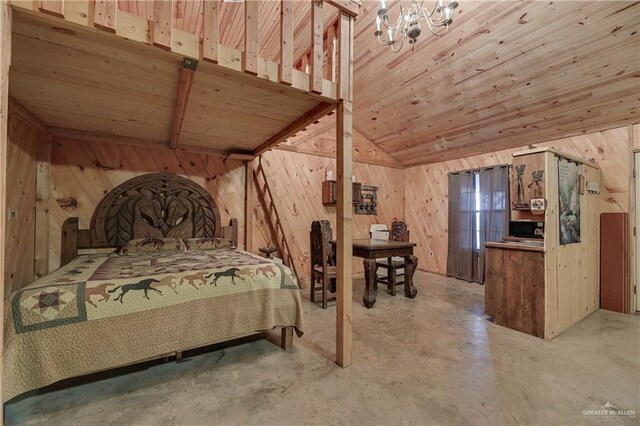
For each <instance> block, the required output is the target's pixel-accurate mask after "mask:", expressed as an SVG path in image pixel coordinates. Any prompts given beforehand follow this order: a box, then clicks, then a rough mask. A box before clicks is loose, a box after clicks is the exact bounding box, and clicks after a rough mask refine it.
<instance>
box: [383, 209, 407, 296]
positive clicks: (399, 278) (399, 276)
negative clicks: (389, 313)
mask: <svg viewBox="0 0 640 426" xmlns="http://www.w3.org/2000/svg"><path fill="white" fill-rule="evenodd" d="M389 240H391V241H409V229H407V224H406V223H404V222H403V221H401V220H397V221H395V222H393V223H392V224H391V233H390V235H389ZM378 268H382V269H386V272H387V273H386V276H384V274H382V276H379V275H378ZM378 283H382V284H386V285H387V286H388V288H389V289H388V292H389V294H391V295H393V296H395V295H396V285H398V284H402V283H404V258H403V257H393V258H392V257H388V258H386V259H378V260H377V261H376V283H375V288H377V285H378Z"/></svg>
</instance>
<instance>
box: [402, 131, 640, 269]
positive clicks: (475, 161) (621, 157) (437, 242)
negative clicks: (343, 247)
mask: <svg viewBox="0 0 640 426" xmlns="http://www.w3.org/2000/svg"><path fill="white" fill-rule="evenodd" d="M634 127H635V129H634V130H635V131H636V132H638V131H640V130H638V129H639V128H640V126H638V125H636V126H634ZM630 130H631V129H630V127H629V126H625V127H619V128H616V129H612V130H606V131H602V132H595V133H590V134H585V135H581V136H576V137H571V138H565V139H558V140H554V141H550V142H545V143H540V144H536V146H538V147H543V146H550V147H555V148H557V149H559V150H561V151H563V152H565V153H567V154H570V155H574V156H577V157H581V158H587V159H591V158H593V159H594V160H595V161H596V162H597V163H598V166H599V167H600V170H601V194H600V210H601V211H602V212H620V211H623V212H627V211H629V206H630V204H631V200H632V198H631V192H630V189H631V190H632V189H633V187H632V186H631V185H630V182H631V180H630V177H631V161H630V156H631V153H632V150H633V140H632V139H633V138H632V137H631V134H632V132H631V131H630ZM523 149H526V146H525V147H519V148H514V149H509V150H502V151H497V152H493V153H490V154H483V155H476V156H470V157H465V158H460V159H456V160H451V161H444V162H440V163H434V164H428V165H425V166H418V167H413V168H410V169H405V187H406V194H405V200H406V201H405V214H406V220H407V223H408V224H409V226H411V227H412V228H411V229H412V230H411V239H412V240H414V241H415V242H417V243H418V247H417V254H416V255H417V256H418V258H419V259H420V265H419V269H421V270H426V271H431V272H436V273H439V274H445V273H446V266H447V242H448V234H447V227H448V216H447V208H448V198H447V195H448V175H447V174H448V173H449V172H453V171H457V170H465V169H472V168H480V167H486V166H491V165H496V164H508V163H509V164H510V163H511V162H512V157H511V154H512V153H513V152H517V151H522V150H523Z"/></svg>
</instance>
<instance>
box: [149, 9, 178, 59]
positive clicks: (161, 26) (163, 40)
mask: <svg viewBox="0 0 640 426" xmlns="http://www.w3.org/2000/svg"><path fill="white" fill-rule="evenodd" d="M172 13H173V8H172V2H171V0H155V1H154V2H153V25H151V41H152V42H153V44H154V45H155V46H159V47H162V48H164V49H167V50H171V27H172V16H173V15H172Z"/></svg>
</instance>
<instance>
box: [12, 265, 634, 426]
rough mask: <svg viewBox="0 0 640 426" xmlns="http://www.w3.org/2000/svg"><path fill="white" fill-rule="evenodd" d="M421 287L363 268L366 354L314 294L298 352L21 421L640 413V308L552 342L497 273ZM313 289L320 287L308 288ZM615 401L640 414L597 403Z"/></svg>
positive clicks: (57, 396) (115, 384)
mask: <svg viewBox="0 0 640 426" xmlns="http://www.w3.org/2000/svg"><path fill="white" fill-rule="evenodd" d="M415 281H416V287H417V288H418V296H417V297H416V298H415V299H413V300H410V299H407V298H405V297H404V296H403V295H401V294H399V295H398V296H396V297H392V296H389V295H387V294H386V293H385V292H384V291H381V292H379V293H378V302H377V303H376V305H375V307H374V308H373V309H370V310H369V309H365V308H364V306H363V305H362V302H361V296H362V288H363V280H362V279H361V278H360V279H357V280H356V281H355V286H354V287H355V291H354V301H355V302H356V303H355V306H354V309H353V311H354V363H353V365H352V366H351V367H349V368H348V369H344V370H343V369H341V368H339V367H337V366H336V365H335V364H334V361H333V351H334V347H335V343H334V339H335V337H334V324H335V306H330V307H329V309H328V310H326V311H325V310H322V309H320V308H318V307H316V306H313V305H311V303H309V302H308V301H307V302H305V313H306V334H305V336H304V337H303V338H302V339H296V341H295V346H294V350H293V352H290V353H287V352H283V351H282V350H281V349H279V348H278V347H277V346H275V345H273V344H272V343H270V342H269V341H267V340H259V341H254V342H250V343H245V344H241V345H238V346H233V347H227V348H223V349H218V350H216V351H213V352H208V353H204V354H199V355H195V356H193V357H191V358H188V359H186V360H184V361H182V362H179V363H176V362H170V363H166V364H157V363H156V364H154V365H152V366H148V365H147V366H145V368H139V369H138V371H135V372H131V373H128V374H123V375H119V376H113V373H111V374H110V378H107V379H101V380H96V379H95V378H94V381H93V382H89V383H85V384H81V385H77V386H74V387H70V388H64V389H59V390H53V391H49V392H47V393H44V394H40V395H32V396H29V397H26V398H22V399H21V400H18V401H14V402H12V403H11V404H9V405H7V406H6V408H5V409H6V421H7V423H9V424H15V423H20V424H23V423H27V424H54V425H59V424H94V425H98V424H99V425H105V424H148V425H160V424H185V425H195V424H278V425H281V424H311V423H317V424H349V423H351V424H366V425H371V424H385V425H388V424H594V423H598V422H601V421H603V420H608V421H611V420H613V421H615V422H624V423H630V424H638V423H639V422H640V407H639V399H640V361H639V359H640V317H638V316H631V315H622V314H616V313H612V312H607V311H598V312H596V313H595V314H593V315H591V316H590V317H588V318H587V319H585V320H584V321H582V322H581V323H580V324H578V325H576V326H574V327H573V328H572V329H570V330H569V331H567V332H566V333H564V334H562V335H561V336H559V337H558V338H556V339H555V340H553V341H551V342H546V341H544V340H540V339H537V338H534V337H530V336H528V335H525V334H521V333H518V332H516V331H512V330H509V329H506V328H503V327H500V326H497V325H494V324H493V323H491V322H489V321H487V320H486V319H485V317H484V315H483V303H484V293H483V287H481V286H478V285H476V284H468V283H466V282H462V281H456V280H454V279H449V278H444V277H440V276H437V275H431V274H426V273H417V274H416V279H415ZM305 297H306V294H305ZM607 402H610V403H611V404H613V405H614V406H616V407H617V408H618V409H626V410H634V411H635V413H636V414H635V418H634V417H633V416H604V417H603V416H596V415H585V414H583V412H584V410H598V409H601V408H602V406H604V405H605V404H606V403H607Z"/></svg>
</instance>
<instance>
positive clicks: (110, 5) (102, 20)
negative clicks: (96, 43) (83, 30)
mask: <svg viewBox="0 0 640 426" xmlns="http://www.w3.org/2000/svg"><path fill="white" fill-rule="evenodd" d="M117 13H118V4H117V2H116V0H95V6H94V13H93V25H94V26H95V27H96V28H100V29H101V30H105V31H109V32H112V33H115V32H116V14H117Z"/></svg>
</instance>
